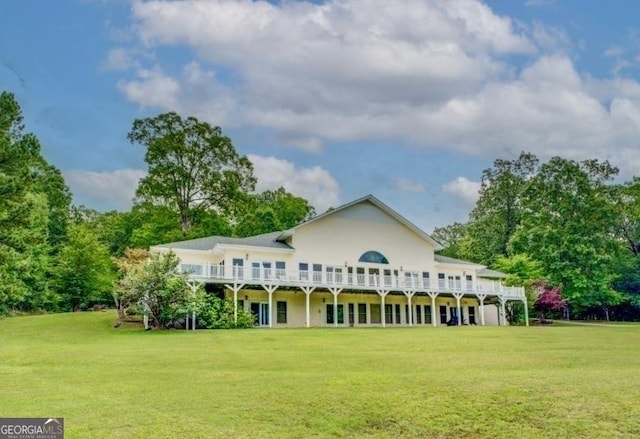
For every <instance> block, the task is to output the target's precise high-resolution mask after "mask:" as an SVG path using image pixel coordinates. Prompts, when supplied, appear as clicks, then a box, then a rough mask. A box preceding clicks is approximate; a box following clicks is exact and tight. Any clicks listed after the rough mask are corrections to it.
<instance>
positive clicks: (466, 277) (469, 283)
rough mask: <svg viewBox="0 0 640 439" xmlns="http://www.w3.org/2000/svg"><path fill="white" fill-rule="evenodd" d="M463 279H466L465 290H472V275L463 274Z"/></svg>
mask: <svg viewBox="0 0 640 439" xmlns="http://www.w3.org/2000/svg"><path fill="white" fill-rule="evenodd" d="M465 280H466V281H467V290H469V291H472V290H473V276H471V275H470V274H467V275H466V276H465Z"/></svg>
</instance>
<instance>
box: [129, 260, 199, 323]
mask: <svg viewBox="0 0 640 439" xmlns="http://www.w3.org/2000/svg"><path fill="white" fill-rule="evenodd" d="M179 263H180V261H179V259H178V257H177V256H176V255H175V254H174V253H164V254H158V253H156V254H152V255H151V256H150V257H149V259H148V260H146V261H145V262H144V263H142V264H134V265H132V266H131V268H130V269H129V270H128V271H127V272H126V273H125V274H124V276H123V277H122V278H121V279H120V280H119V281H118V288H120V289H121V295H122V296H125V297H128V298H129V299H128V300H129V301H130V302H131V303H139V304H140V305H141V307H142V308H143V309H144V311H146V312H148V313H149V317H150V321H151V324H152V326H155V327H158V328H165V327H167V325H168V324H169V323H170V322H172V321H173V320H175V319H176V318H177V317H183V316H184V315H185V310H187V309H190V308H191V304H192V303H193V302H197V303H201V302H202V300H201V298H200V296H202V295H204V290H203V289H202V285H198V286H197V287H194V286H193V285H191V284H190V283H189V274H188V273H182V272H180V271H179V270H178V265H179ZM194 288H197V290H196V291H195V292H194Z"/></svg>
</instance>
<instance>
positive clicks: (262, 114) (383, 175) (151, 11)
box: [0, 0, 640, 231]
mask: <svg viewBox="0 0 640 439" xmlns="http://www.w3.org/2000/svg"><path fill="white" fill-rule="evenodd" d="M639 9H640V3H638V2H637V1H633V0H617V1H614V2H602V1H596V0H594V1H589V0H582V1H580V0H570V1H569V0H491V1H489V0H488V1H486V2H481V1H479V0H478V1H477V0H459V1H458V0H450V1H442V0H419V1H418V0H416V1H411V0H407V1H394V2H389V1H386V0H370V1H367V2H357V1H350V0H343V1H327V2H313V3H310V2H294V1H285V2H271V3H266V2H251V1H233V2H226V1H180V2H169V1H147V2H134V1H126V0H102V1H100V0H64V1H63V0H61V1H55V2H53V1H35V0H32V1H5V2H1V3H0V89H2V90H8V91H11V92H13V93H14V94H15V95H16V96H17V98H18V100H19V101H20V103H21V105H22V108H23V112H24V113H25V117H26V123H27V128H28V130H30V131H32V132H34V133H35V134H37V135H38V137H39V138H40V140H41V143H42V148H43V152H44V155H45V157H46V158H47V159H48V160H49V161H50V162H51V163H53V164H55V165H56V166H58V167H59V168H60V169H61V170H62V171H63V173H64V175H65V178H66V179H67V183H68V184H69V185H70V187H71V189H72V192H73V193H74V197H75V202H76V203H83V204H86V205H88V206H90V207H93V208H97V209H101V210H105V209H114V208H116V209H126V208H128V207H129V206H130V204H131V198H132V196H133V191H134V190H135V187H136V182H137V179H138V178H140V177H141V176H143V175H144V172H145V165H144V161H143V160H142V157H143V151H142V150H141V149H140V148H139V147H135V146H133V145H130V144H129V143H128V142H127V140H126V134H127V132H128V131H129V128H130V126H131V123H132V121H133V120H134V119H135V118H137V117H145V116H151V115H155V114H158V113H160V112H163V111H169V110H175V111H178V112H180V113H181V114H183V115H195V116H197V117H200V118H202V119H206V120H209V121H210V122H212V123H214V124H216V125H220V126H221V127H222V129H223V131H224V132H225V133H226V134H228V135H229V136H230V137H231V138H232V140H233V141H234V145H235V146H236V149H237V150H238V151H239V152H240V153H242V154H247V155H249V156H250V158H251V159H252V161H253V162H254V165H255V173H256V175H257V177H258V180H259V189H260V190H264V189H270V188H276V187H278V186H284V187H285V188H287V189H288V190H289V191H290V192H293V193H295V194H298V195H301V196H304V197H305V198H307V199H309V200H310V201H311V202H312V203H313V204H314V205H315V206H316V207H317V209H318V211H323V210H324V209H326V208H327V207H329V206H337V205H339V204H341V203H344V202H348V201H351V200H352V199H355V198H358V197H360V196H363V195H366V194H368V193H372V194H374V195H376V196H377V197H378V198H380V199H381V200H382V201H383V202H385V203H387V204H389V205H390V206H391V207H392V208H394V209H396V210H397V211H398V212H400V213H401V214H403V215H404V216H406V217H407V218H408V219H410V220H411V221H413V222H415V223H416V224H417V225H418V226H420V227H422V228H424V229H425V230H426V231H431V230H432V229H433V227H435V226H441V225H446V224H449V223H451V222H453V221H464V220H465V219H466V218H467V215H468V213H469V211H470V209H471V207H472V206H473V202H474V200H475V198H476V197H477V188H478V182H479V179H480V175H481V172H482V169H484V168H486V167H488V166H490V165H491V163H492V161H493V160H494V159H495V158H497V157H501V158H510V157H516V156H517V155H518V153H519V152H520V151H521V150H526V151H531V152H533V153H535V154H537V155H538V156H539V157H540V158H541V159H547V158H549V157H551V156H553V155H562V156H565V157H568V158H572V159H584V158H594V157H596V158H600V159H609V160H611V161H612V162H613V163H614V164H615V165H617V166H619V167H620V168H621V178H624V179H629V178H631V176H633V175H640V154H639V153H640V148H639V147H638V141H639V140H638V139H640V82H639V78H638V74H639V71H638V66H640V28H637V27H636V26H637V23H634V18H636V17H638V15H639V12H640V11H639ZM636 21H637V20H636Z"/></svg>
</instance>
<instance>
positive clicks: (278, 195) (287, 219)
mask: <svg viewBox="0 0 640 439" xmlns="http://www.w3.org/2000/svg"><path fill="white" fill-rule="evenodd" d="M243 211H244V214H243V215H242V217H241V220H240V221H239V222H238V224H237V225H236V227H235V235H236V236H241V237H244V236H253V235H259V234H262V233H268V232H275V231H278V230H286V229H290V228H291V227H294V226H296V225H298V224H300V223H302V222H304V221H307V220H309V219H311V218H312V217H313V216H314V215H315V209H314V208H313V206H312V205H311V204H309V202H308V201H307V200H305V199H304V198H302V197H298V196H295V195H293V194H291V193H289V192H287V191H286V190H285V189H284V188H283V187H280V188H278V189H276V190H275V191H269V190H268V191H264V192H262V193H259V194H256V195H252V196H249V197H247V198H246V199H245V203H244V206H243Z"/></svg>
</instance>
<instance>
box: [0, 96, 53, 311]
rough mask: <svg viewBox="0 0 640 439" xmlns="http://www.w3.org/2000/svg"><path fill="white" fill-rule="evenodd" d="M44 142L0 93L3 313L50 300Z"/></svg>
mask: <svg viewBox="0 0 640 439" xmlns="http://www.w3.org/2000/svg"><path fill="white" fill-rule="evenodd" d="M42 162H43V159H42V157H41V156H40V143H39V142H38V139H37V138H36V137H35V136H34V135H32V134H27V133H24V126H23V117H22V112H21V110H20V106H19V105H18V103H17V101H16V100H15V97H14V96H13V95H12V94H11V93H7V92H2V93H0V313H2V312H6V311H7V310H8V309H11V308H20V309H33V308H40V307H42V306H45V304H46V303H47V302H48V301H49V299H48V280H47V271H48V254H49V252H50V246H49V245H48V238H49V213H50V212H49V205H48V200H47V197H46V194H45V193H43V192H42V191H40V190H39V188H38V186H37V184H36V182H37V181H39V177H40V176H39V174H38V171H39V169H40V167H39V165H40V164H41V163H42Z"/></svg>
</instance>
